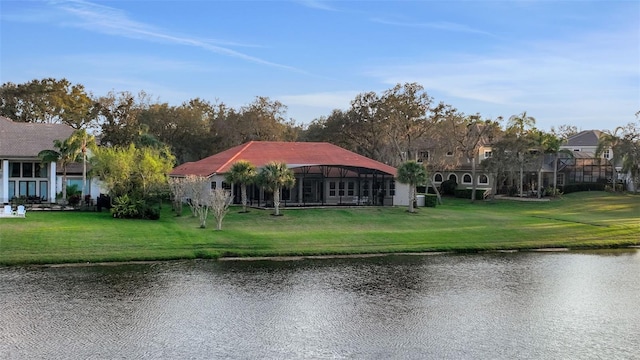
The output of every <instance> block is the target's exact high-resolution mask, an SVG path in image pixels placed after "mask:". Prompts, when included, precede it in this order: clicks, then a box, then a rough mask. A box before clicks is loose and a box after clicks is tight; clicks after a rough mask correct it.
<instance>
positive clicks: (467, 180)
mask: <svg viewBox="0 0 640 360" xmlns="http://www.w3.org/2000/svg"><path fill="white" fill-rule="evenodd" d="M462 183H463V184H471V175H469V174H464V176H462Z"/></svg>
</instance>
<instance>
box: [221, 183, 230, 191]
mask: <svg viewBox="0 0 640 360" xmlns="http://www.w3.org/2000/svg"><path fill="white" fill-rule="evenodd" d="M222 188H223V189H225V190H231V184H227V183H226V182H224V181H223V182H222Z"/></svg>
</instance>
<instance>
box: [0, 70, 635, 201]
mask: <svg viewBox="0 0 640 360" xmlns="http://www.w3.org/2000/svg"><path fill="white" fill-rule="evenodd" d="M286 111H287V107H286V105H284V104H282V103H281V102H279V101H276V100H272V99H269V98H267V97H260V96H258V97H256V98H255V99H254V101H253V102H251V103H249V104H247V105H244V106H241V107H239V108H233V107H230V106H227V105H226V104H225V103H223V102H221V101H217V100H216V101H214V102H210V101H207V100H204V99H200V98H194V99H191V100H189V101H186V102H184V103H182V104H180V105H169V104H168V103H161V102H158V101H154V100H153V98H152V96H150V95H149V94H147V93H145V92H140V93H138V94H132V93H130V92H126V91H123V92H115V91H111V92H109V93H108V94H106V95H102V96H95V95H93V94H92V93H91V92H90V91H87V90H86V89H85V87H84V86H83V85H81V84H72V83H71V82H69V81H68V80H66V79H54V78H45V79H34V80H32V81H30V82H26V83H23V84H14V83H10V82H9V83H5V84H3V85H2V87H0V115H2V116H5V117H8V118H10V119H12V120H14V121H22V122H34V123H63V124H67V125H69V126H71V127H72V128H74V129H78V130H83V131H85V132H88V133H91V134H93V135H95V137H96V138H97V140H98V142H99V143H100V144H101V145H102V147H111V148H118V149H121V150H120V151H125V150H122V149H126V148H127V147H129V146H130V145H131V144H133V146H134V147H135V148H144V147H150V148H153V149H156V151H160V152H161V153H163V154H165V155H168V154H167V152H168V153H170V155H171V156H170V157H167V156H165V155H163V158H166V159H168V160H169V162H173V165H176V164H181V163H184V162H188V161H196V160H199V159H202V158H204V157H207V156H210V155H212V154H215V153H218V152H220V151H223V150H226V149H228V148H230V147H233V146H236V145H240V144H242V143H245V142H248V141H252V140H257V141H325V142H330V143H333V144H335V145H338V146H341V147H343V148H345V149H348V150H351V151H354V152H356V153H359V154H361V155H364V156H367V157H369V158H372V159H374V160H378V161H380V162H383V163H386V164H388V165H391V166H394V167H397V166H399V165H401V164H403V163H405V162H407V161H410V160H417V159H423V160H426V161H424V163H425V164H427V165H428V170H449V169H455V168H456V167H459V166H460V165H461V164H462V163H471V164H472V168H473V170H472V171H473V172H474V174H473V177H474V178H475V171H476V167H477V166H482V167H483V168H484V169H485V170H487V171H490V172H491V173H493V174H495V176H496V178H500V177H506V176H514V174H517V173H518V172H520V174H522V171H523V169H524V168H531V167H534V168H536V169H538V172H539V173H540V172H541V168H542V163H541V161H542V160H541V159H542V156H543V155H544V154H555V155H556V156H557V155H558V154H559V153H560V145H561V144H562V142H563V141H564V140H565V139H566V138H567V137H568V136H570V135H573V134H575V133H577V131H578V129H577V128H576V127H575V126H569V125H560V126H559V127H557V128H552V130H551V131H549V132H545V131H542V130H540V129H537V128H536V126H535V118H533V117H532V116H530V115H529V114H527V113H526V111H525V112H522V113H521V114H515V115H513V116H510V117H509V118H508V119H506V121H505V119H503V118H502V117H498V118H484V117H483V116H482V115H481V114H478V113H476V114H465V113H463V112H461V111H459V110H457V109H456V108H455V107H454V106H452V105H450V104H445V103H443V102H436V101H435V100H434V99H433V98H432V97H431V96H429V95H428V94H427V92H426V90H425V89H424V87H423V86H422V85H420V84H417V83H405V84H397V85H395V86H394V87H392V88H390V89H388V90H385V91H383V92H381V93H377V92H373V91H371V92H364V93H361V94H358V95H356V96H355V98H354V99H353V100H352V101H351V104H350V107H349V108H347V109H335V110H333V111H332V112H331V113H330V114H329V115H327V116H323V117H320V118H317V119H315V120H313V121H311V122H310V123H309V124H306V125H302V124H298V123H296V121H295V120H294V119H290V118H287V113H286ZM636 117H637V114H636ZM639 139H640V123H639V124H635V123H629V124H628V125H627V126H625V127H619V128H617V129H615V130H614V131H606V130H605V136H603V138H602V144H601V145H602V146H601V150H602V149H604V148H605V147H609V148H612V149H613V155H614V161H618V162H620V163H621V164H623V167H622V171H624V172H625V173H631V174H632V176H635V177H636V178H637V177H640V165H638V164H639V163H640V150H638V149H639V148H640V145H639V143H640V140H639ZM487 142H488V143H491V144H492V157H491V159H490V160H489V161H486V162H485V163H484V164H476V157H477V154H478V150H479V148H480V146H481V145H482V144H483V143H487ZM157 149H166V150H157ZM449 154H454V155H455V156H445V155H449ZM426 155H428V156H426ZM425 157H428V159H425ZM637 183H638V182H636V184H637ZM474 184H475V182H474ZM519 191H522V186H520V189H519ZM474 193H475V191H474Z"/></svg>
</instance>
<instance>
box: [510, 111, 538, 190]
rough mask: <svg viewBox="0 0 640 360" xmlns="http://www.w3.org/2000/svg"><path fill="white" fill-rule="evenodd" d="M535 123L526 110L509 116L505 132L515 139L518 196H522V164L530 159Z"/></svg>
mask: <svg viewBox="0 0 640 360" xmlns="http://www.w3.org/2000/svg"><path fill="white" fill-rule="evenodd" d="M535 124H536V119H535V118H534V117H532V116H529V115H527V112H526V111H524V112H522V113H521V114H519V115H512V116H511V117H509V123H508V127H507V134H508V135H511V136H513V137H515V140H516V141H515V142H514V143H513V145H515V146H514V148H513V149H512V151H514V152H515V153H516V155H517V160H518V165H519V167H520V181H519V186H518V189H519V192H520V197H522V196H524V193H523V190H524V184H523V181H524V166H525V164H527V163H528V162H529V161H530V160H531V159H530V154H531V153H530V150H531V148H532V146H533V139H532V137H531V135H532V131H533V130H534V128H535Z"/></svg>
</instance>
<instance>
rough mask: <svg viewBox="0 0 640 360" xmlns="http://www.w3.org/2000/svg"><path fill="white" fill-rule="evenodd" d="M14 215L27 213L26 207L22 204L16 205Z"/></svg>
mask: <svg viewBox="0 0 640 360" xmlns="http://www.w3.org/2000/svg"><path fill="white" fill-rule="evenodd" d="M16 215H18V216H20V217H25V216H26V215H27V209H25V207H24V205H18V211H17V212H16Z"/></svg>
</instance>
